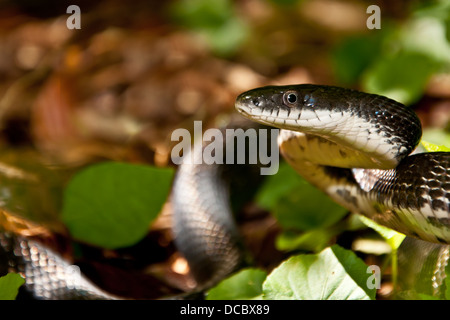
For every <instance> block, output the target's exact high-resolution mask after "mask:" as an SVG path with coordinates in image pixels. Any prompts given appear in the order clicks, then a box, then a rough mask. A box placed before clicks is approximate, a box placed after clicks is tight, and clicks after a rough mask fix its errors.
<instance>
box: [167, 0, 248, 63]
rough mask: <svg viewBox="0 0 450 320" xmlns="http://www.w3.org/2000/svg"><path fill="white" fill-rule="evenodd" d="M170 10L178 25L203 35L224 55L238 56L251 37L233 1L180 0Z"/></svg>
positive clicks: (209, 43) (212, 46)
mask: <svg viewBox="0 0 450 320" xmlns="http://www.w3.org/2000/svg"><path fill="white" fill-rule="evenodd" d="M169 10H170V13H171V16H172V18H173V19H174V20H175V21H176V22H178V23H179V24H180V25H183V26H185V27H187V28H189V29H191V30H193V31H194V32H196V33H197V34H199V35H201V36H203V37H204V39H205V40H206V43H207V44H208V45H209V46H210V47H211V48H212V49H213V50H214V51H215V52H216V53H217V54H220V55H225V56H226V55H230V54H232V53H234V52H235V51H236V50H237V49H238V47H239V46H240V45H241V44H242V43H243V42H244V40H245V39H246V37H247V35H248V28H247V25H246V23H245V21H244V20H242V19H240V18H239V17H238V16H237V15H236V13H235V11H234V7H233V3H232V2H231V1H230V0H216V1H210V0H178V1H175V2H174V3H173V4H172V5H171V6H170V8H169Z"/></svg>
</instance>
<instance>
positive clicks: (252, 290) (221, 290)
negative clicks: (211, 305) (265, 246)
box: [206, 268, 267, 300]
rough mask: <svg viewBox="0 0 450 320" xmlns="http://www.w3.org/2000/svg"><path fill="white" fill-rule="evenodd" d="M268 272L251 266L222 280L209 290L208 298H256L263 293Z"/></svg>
mask: <svg viewBox="0 0 450 320" xmlns="http://www.w3.org/2000/svg"><path fill="white" fill-rule="evenodd" d="M266 277H267V273H266V272H265V271H262V270H260V269H255V268H249V269H244V270H241V271H239V272H238V273H236V274H234V275H232V276H231V277H228V278H227V279H225V280H222V281H221V282H220V283H219V284H218V285H217V286H215V287H214V288H212V289H211V290H209V291H208V295H207V297H206V298H207V299H208V300H240V299H254V298H257V297H258V296H259V295H261V293H262V283H263V282H264V280H265V279H266Z"/></svg>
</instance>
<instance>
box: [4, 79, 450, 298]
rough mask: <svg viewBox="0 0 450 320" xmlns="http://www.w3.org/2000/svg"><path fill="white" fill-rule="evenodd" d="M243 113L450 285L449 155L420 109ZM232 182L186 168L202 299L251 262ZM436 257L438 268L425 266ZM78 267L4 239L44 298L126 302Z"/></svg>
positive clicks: (9, 255)
mask: <svg viewBox="0 0 450 320" xmlns="http://www.w3.org/2000/svg"><path fill="white" fill-rule="evenodd" d="M235 107H236V110H237V112H238V113H239V114H240V115H242V116H243V117H244V118H246V119H248V120H249V121H252V122H255V123H258V124H261V125H266V126H269V127H273V128H277V129H280V131H279V135H278V146H279V149H280V152H281V154H282V155H283V157H284V159H285V160H286V162H287V163H288V164H289V165H291V166H292V167H293V168H294V169H295V171H297V172H298V173H299V174H300V175H301V176H303V178H305V179H306V180H307V181H309V182H310V183H311V184H312V185H314V186H315V187H317V188H319V189H320V190H322V191H323V192H324V193H325V194H327V195H328V196H329V197H330V198H332V199H333V200H334V201H335V202H337V203H338V204H340V205H341V206H343V207H345V208H347V209H348V210H349V211H351V212H355V213H358V214H361V215H364V216H366V217H368V218H369V219H372V220H374V221H375V222H377V223H379V224H381V225H383V226H386V227H389V228H391V229H394V230H396V231H398V232H401V233H403V234H405V235H407V236H408V238H407V239H411V240H408V241H405V243H406V244H407V245H410V244H411V243H412V244H413V246H414V243H415V242H420V243H421V244H422V245H420V246H416V247H420V248H424V249H421V250H418V251H417V252H418V253H417V256H418V260H417V261H416V262H415V263H416V265H417V266H420V265H424V264H426V265H432V267H431V269H432V271H431V273H428V274H427V275H426V276H427V277H428V278H429V279H430V281H431V282H432V283H431V285H432V286H439V285H440V284H442V281H443V280H442V279H443V275H442V266H444V267H445V265H446V261H447V259H448V245H447V244H449V243H450V232H449V228H450V153H448V152H431V153H426V152H424V153H418V152H417V151H416V148H417V146H418V144H419V142H420V139H421V136H422V126H421V122H420V120H419V118H418V116H417V115H416V113H415V112H414V111H413V110H412V109H411V108H409V107H407V106H405V105H403V104H401V103H399V102H397V101H395V100H392V99H389V98H387V97H384V96H380V95H376V94H369V93H365V92H361V91H357V90H353V89H347V88H341V87H335V86H326V85H314V84H299V85H285V86H265V87H260V88H255V89H252V90H249V91H246V92H244V93H242V94H240V95H239V96H238V97H237V99H236V103H235ZM193 150H194V151H193V152H201V149H198V148H197V149H196V148H194V149H193ZM195 150H197V151H195ZM198 150H200V151H198ZM225 175H226V172H225ZM223 177H224V169H223V165H211V164H206V163H201V164H193V163H187V162H186V163H182V164H180V165H179V168H178V171H177V173H176V176H175V179H174V183H173V187H172V192H171V195H170V202H171V205H172V210H173V214H172V215H173V216H172V219H173V233H174V238H175V244H176V246H177V248H178V250H179V251H180V253H181V255H182V256H184V257H185V258H186V260H187V261H188V264H189V267H190V270H191V273H192V275H193V277H194V279H195V281H196V288H197V290H198V291H202V290H206V289H207V288H210V287H212V286H213V285H215V284H217V283H218V282H219V281H221V280H222V279H224V278H225V277H226V276H228V275H230V274H231V273H233V272H235V271H236V270H238V269H239V268H241V267H242V266H243V265H245V264H246V263H247V262H248V259H247V253H246V250H245V247H244V245H243V241H242V239H241V236H240V234H239V231H238V228H237V225H236V222H235V220H234V218H233V212H232V211H233V210H232V208H231V205H230V199H229V193H230V190H229V187H228V186H227V184H226V182H225V181H224V180H225V179H223ZM432 249H433V250H432ZM430 252H433V257H436V259H434V261H436V260H439V266H440V267H439V268H437V267H436V262H426V259H427V257H428V254H429V253H430ZM407 258H408V257H406V260H407ZM402 261H403V260H402ZM72 267H73V266H71V265H70V263H68V262H66V261H64V259H62V258H61V257H60V256H59V255H58V254H57V253H55V252H54V251H52V250H50V249H48V248H46V247H45V246H43V245H42V244H39V243H38V242H35V241H32V240H29V239H26V238H22V237H18V236H16V235H12V234H10V233H8V232H0V275H1V274H2V272H3V273H5V272H7V271H17V272H21V273H22V274H24V275H25V278H26V283H25V289H26V290H28V291H29V292H31V293H32V295H33V296H34V297H35V298H37V299H116V298H117V297H115V296H113V295H110V294H109V293H107V292H104V291H102V290H101V289H99V288H97V287H96V286H95V285H94V284H92V283H91V282H90V281H89V280H87V279H85V278H84V277H83V276H80V275H79V274H77V281H73V279H72V278H73V276H74V272H73V269H72ZM419 269H420V268H419ZM418 272H420V270H419V271H416V272H415V274H417V273H418ZM55 279H56V280H57V281H54V280H55ZM55 283H56V284H55Z"/></svg>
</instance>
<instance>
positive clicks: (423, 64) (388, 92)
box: [362, 51, 440, 104]
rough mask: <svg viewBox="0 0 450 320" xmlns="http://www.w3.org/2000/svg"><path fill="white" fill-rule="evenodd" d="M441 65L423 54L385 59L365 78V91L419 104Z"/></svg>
mask: <svg viewBox="0 0 450 320" xmlns="http://www.w3.org/2000/svg"><path fill="white" fill-rule="evenodd" d="M439 66H440V63H439V62H437V61H436V60H434V59H433V58H431V57H429V56H427V55H424V54H422V53H415V52H408V51H403V52H399V53H397V54H394V55H392V56H384V57H382V58H380V59H379V60H378V61H377V62H376V63H374V64H373V65H372V66H371V67H370V68H369V69H368V70H367V71H366V73H365V75H364V77H363V83H362V84H363V89H364V91H367V92H371V93H376V94H380V95H383V96H387V97H389V98H391V99H394V100H397V101H399V102H402V103H404V104H411V103H413V102H415V101H417V100H418V99H419V98H420V96H421V95H422V94H423V91H424V89H425V85H426V84H427V82H428V79H429V78H430V76H431V75H432V74H433V73H434V72H435V71H437V70H438V68H439Z"/></svg>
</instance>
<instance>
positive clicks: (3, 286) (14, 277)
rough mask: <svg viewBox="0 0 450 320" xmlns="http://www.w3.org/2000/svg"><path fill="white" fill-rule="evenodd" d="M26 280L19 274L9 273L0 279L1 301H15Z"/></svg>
mask: <svg viewBox="0 0 450 320" xmlns="http://www.w3.org/2000/svg"><path fill="white" fill-rule="evenodd" d="M24 283H25V279H24V278H22V277H21V276H20V275H19V274H17V273H8V274H7V275H5V276H3V277H0V300H14V299H16V296H17V293H18V292H19V288H20V286H21V285H23V284H24Z"/></svg>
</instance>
